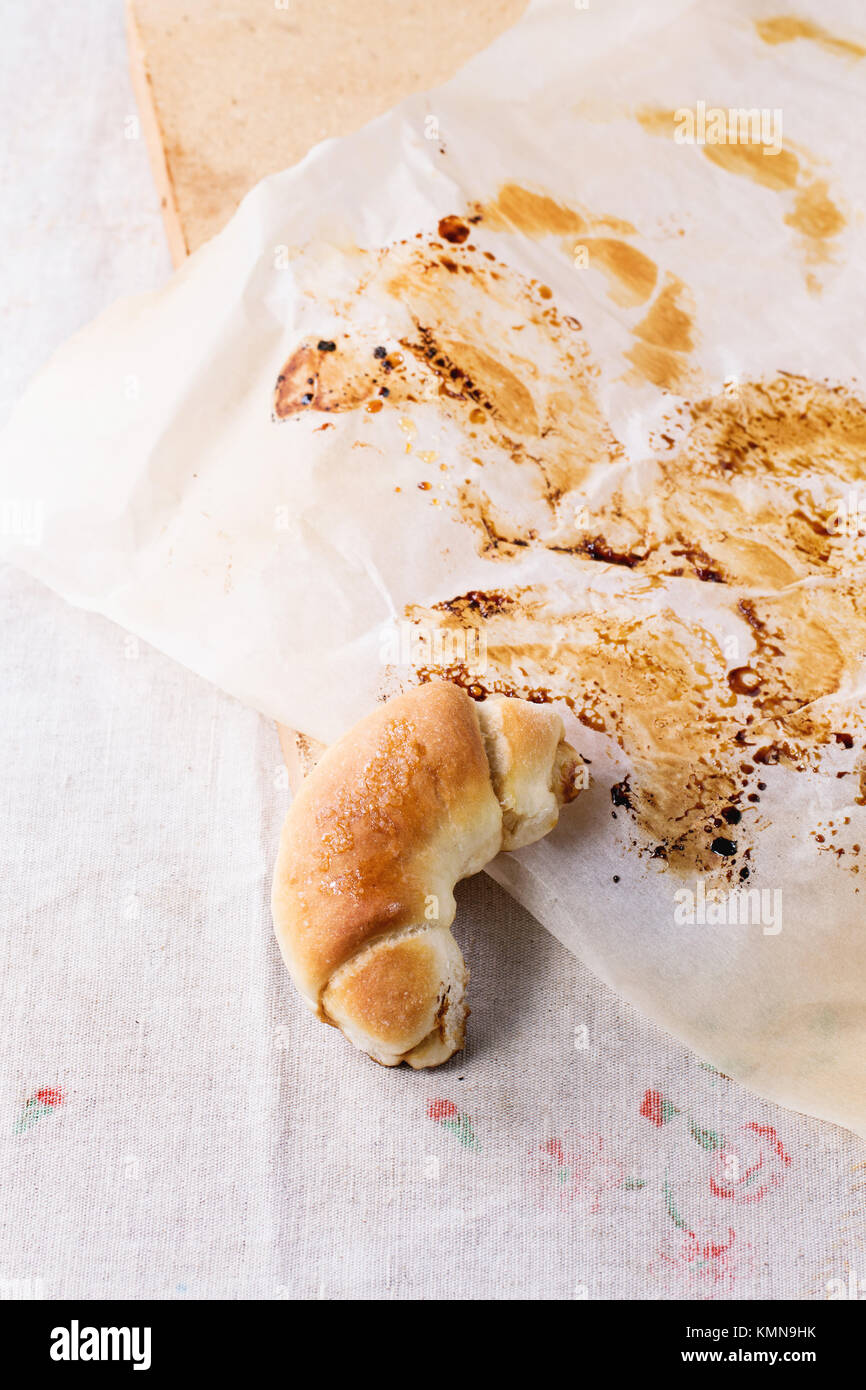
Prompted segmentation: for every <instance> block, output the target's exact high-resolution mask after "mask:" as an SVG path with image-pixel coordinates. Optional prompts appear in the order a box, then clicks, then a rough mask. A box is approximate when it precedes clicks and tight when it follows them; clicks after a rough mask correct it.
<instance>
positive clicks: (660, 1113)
mask: <svg viewBox="0 0 866 1390" xmlns="http://www.w3.org/2000/svg"><path fill="white" fill-rule="evenodd" d="M640 1113H641V1115H642V1116H643V1118H644V1119H645V1120H649V1122H650V1124H651V1125H656V1126H657V1128H658V1129H661V1127H662V1125H666V1124H667V1122H668V1120H672V1119H673V1118H674V1115H678V1114H679V1113H680V1112H679V1110H677V1108H676V1106H675V1105H672V1104H671V1102H670V1101H669V1100H665V1098H664V1096H663V1095H662V1093H661V1091H646V1092H645V1093H644V1098H643V1101H642V1102H641V1107H640Z"/></svg>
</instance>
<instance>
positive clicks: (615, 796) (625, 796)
mask: <svg viewBox="0 0 866 1390" xmlns="http://www.w3.org/2000/svg"><path fill="white" fill-rule="evenodd" d="M610 799H611V801H612V802H613V804H614V806H627V807H628V808H629V810H631V787H630V786H629V781H628V778H627V777H624V778H623V780H622V781H621V782H615V783H614V785H613V786H612V787H611V789H610Z"/></svg>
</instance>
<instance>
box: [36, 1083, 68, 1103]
mask: <svg viewBox="0 0 866 1390" xmlns="http://www.w3.org/2000/svg"><path fill="white" fill-rule="evenodd" d="M35 1099H36V1100H38V1101H39V1102H40V1104H41V1105H62V1104H63V1092H62V1091H61V1090H59V1089H58V1087H56V1086H45V1087H43V1089H42V1090H41V1091H37V1092H36V1096H35Z"/></svg>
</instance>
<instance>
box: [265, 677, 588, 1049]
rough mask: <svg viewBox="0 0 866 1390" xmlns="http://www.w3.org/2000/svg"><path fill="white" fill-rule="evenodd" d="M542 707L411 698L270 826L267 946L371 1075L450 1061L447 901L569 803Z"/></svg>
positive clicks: (555, 733)
mask: <svg viewBox="0 0 866 1390" xmlns="http://www.w3.org/2000/svg"><path fill="white" fill-rule="evenodd" d="M562 735H563V725H562V720H561V719H560V717H559V715H558V714H557V713H556V712H555V710H552V709H551V708H550V707H549V706H546V705H536V704H530V703H528V702H527V701H525V700H514V699H507V698H505V697H504V696H493V697H492V698H490V699H488V700H485V701H484V702H483V703H481V704H478V703H476V702H475V701H474V700H472V699H470V698H469V696H468V695H466V694H465V692H464V691H462V690H461V689H459V688H458V687H457V686H456V685H450V684H448V683H447V682H437V683H434V684H429V685H422V686H419V687H418V688H417V689H413V690H411V691H409V693H408V694H406V695H399V696H397V697H396V698H395V699H393V700H390V701H389V702H388V703H387V704H384V705H381V706H380V707H379V708H378V709H376V710H375V711H374V712H373V713H372V714H370V715H368V716H367V718H366V719H362V720H361V722H360V723H358V724H356V725H355V727H354V728H353V729H350V730H349V732H348V733H347V734H346V735H345V736H344V737H343V738H341V739H340V740H339V741H338V742H337V743H335V744H334V745H333V746H332V747H331V748H329V749H328V750H327V752H326V753H325V754H324V755H323V757H322V759H321V761H320V762H319V763H318V764H317V766H316V767H315V768H314V769H313V771H312V772H311V773H310V774H309V776H308V777H307V779H306V780H305V782H304V783H303V785H302V786H301V788H300V790H299V792H298V794H297V796H296V797H295V799H294V801H293V803H292V806H291V808H290V810H289V813H288V816H287V817H286V821H285V825H284V826H283V832H282V836H281V839H280V847H279V853H278V855H277V863H276V870H275V874H274V886H273V900H272V905H273V915H274V926H275V929H276V934H277V940H278V941H279V944H280V950H281V951H282V954H283V959H284V960H285V963H286V966H287V967H288V970H289V973H290V975H291V977H292V979H293V980H294V982H295V984H296V985H297V987H298V989H299V990H300V992H301V994H302V995H303V998H304V1000H305V1002H306V1003H307V1004H308V1005H309V1007H310V1008H311V1009H312V1010H313V1012H314V1013H316V1014H317V1015H318V1017H319V1018H321V1019H323V1020H324V1021H325V1022H327V1023H332V1024H334V1025H335V1026H336V1027H338V1028H341V1029H342V1030H343V1032H344V1033H345V1034H346V1037H347V1038H349V1040H350V1041H351V1042H353V1043H354V1044H355V1046H356V1047H359V1048H361V1049H362V1050H363V1051H364V1052H368V1053H369V1054H370V1056H371V1057H373V1058H374V1059H375V1061H377V1062H381V1063H382V1064H383V1065H384V1066H388V1067H390V1066H396V1065H397V1064H398V1063H399V1062H408V1063H409V1065H410V1066H411V1067H435V1066H437V1065H438V1064H439V1063H440V1062H444V1061H446V1060H447V1058H449V1057H450V1056H451V1055H452V1053H454V1052H456V1051H457V1049H458V1048H460V1047H462V1045H463V1033H464V1025H465V1020H466V1014H467V1009H466V1005H465V1002H464V996H465V992H466V984H467V981H468V971H467V969H466V966H465V965H464V962H463V956H462V955H461V953H460V948H459V946H458V945H457V942H456V941H455V940H454V937H453V936H452V935H451V923H452V922H453V921H454V913H455V902H454V885H455V883H456V882H457V881H458V880H459V879H461V878H468V877H469V875H470V874H474V873H477V872H478V871H479V869H482V868H483V867H484V865H485V864H487V863H488V861H489V860H491V859H492V858H493V857H494V856H495V855H496V854H498V853H499V851H500V849H518V848H520V846H522V845H528V844H531V843H532V841H533V840H538V839H540V838H541V837H542V836H543V835H546V834H547V832H548V830H551V829H552V828H553V826H554V825H555V824H556V822H557V819H558V816H559V807H560V806H561V805H562V804H563V803H564V802H566V801H571V800H572V799H573V798H574V797H575V796H576V795H577V792H578V790H579V786H578V780H579V777H578V772H579V769H581V768H582V763H581V760H580V757H579V756H578V754H577V753H576V752H575V751H574V749H573V748H571V747H570V745H569V744H567V743H565V742H564V741H563V737H562Z"/></svg>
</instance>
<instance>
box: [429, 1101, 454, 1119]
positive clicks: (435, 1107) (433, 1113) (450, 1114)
mask: <svg viewBox="0 0 866 1390" xmlns="http://www.w3.org/2000/svg"><path fill="white" fill-rule="evenodd" d="M427 1114H428V1115H429V1117H430V1119H431V1120H456V1119H457V1116H458V1114H459V1111H458V1109H457V1106H456V1105H455V1104H454V1102H453V1100H431V1101H430V1102H429V1104H428V1106H427Z"/></svg>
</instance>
